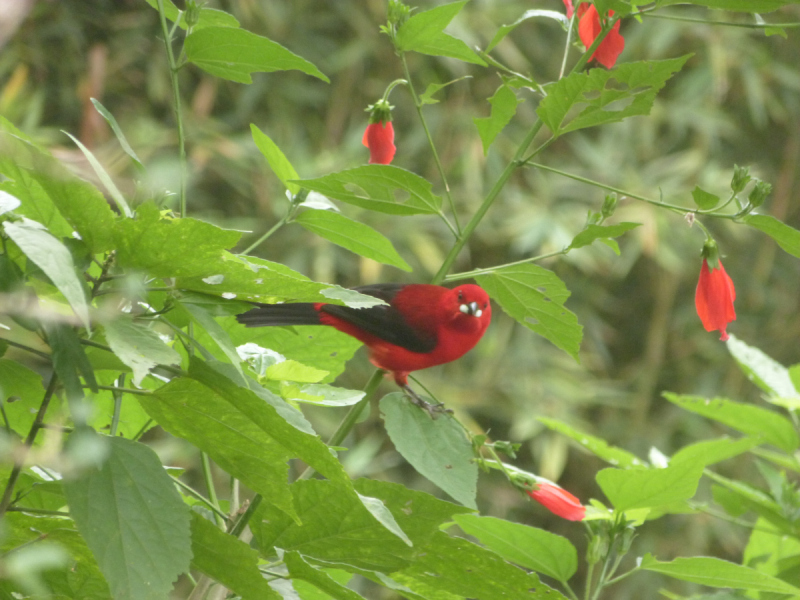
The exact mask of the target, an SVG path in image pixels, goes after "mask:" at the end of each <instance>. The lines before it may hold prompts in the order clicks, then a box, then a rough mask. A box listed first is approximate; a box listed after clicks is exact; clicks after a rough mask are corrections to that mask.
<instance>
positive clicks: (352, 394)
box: [280, 383, 364, 406]
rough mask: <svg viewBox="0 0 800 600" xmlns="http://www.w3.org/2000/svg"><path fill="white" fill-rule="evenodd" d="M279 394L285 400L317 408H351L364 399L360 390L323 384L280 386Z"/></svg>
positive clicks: (288, 384) (289, 384)
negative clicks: (313, 405) (316, 406)
mask: <svg viewBox="0 0 800 600" xmlns="http://www.w3.org/2000/svg"><path fill="white" fill-rule="evenodd" d="M280 392H281V397H282V398H286V399H287V400H291V401H294V402H304V403H306V404H316V405H318V406H352V405H353V404H357V403H358V401H359V400H361V399H362V398H363V397H364V392H362V391H361V390H346V389H344V388H339V387H334V386H332V385H326V384H324V383H312V384H308V385H303V386H298V385H294V384H291V383H287V384H283V385H281V389H280Z"/></svg>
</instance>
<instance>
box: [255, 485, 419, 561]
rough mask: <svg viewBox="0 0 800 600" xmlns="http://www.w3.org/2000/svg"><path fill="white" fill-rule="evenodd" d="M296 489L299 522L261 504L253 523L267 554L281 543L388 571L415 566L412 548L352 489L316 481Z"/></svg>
mask: <svg viewBox="0 0 800 600" xmlns="http://www.w3.org/2000/svg"><path fill="white" fill-rule="evenodd" d="M291 490H292V493H293V496H294V506H295V507H296V510H297V517H298V521H297V522H294V521H292V520H290V519H289V517H287V516H286V515H285V514H283V513H282V512H280V511H278V510H276V509H275V507H274V506H272V505H264V504H262V506H261V508H259V510H258V512H257V513H256V516H257V519H256V520H255V521H253V522H251V524H250V527H251V529H252V530H253V533H254V535H255V538H256V540H257V541H258V545H259V547H260V548H261V551H262V553H267V555H269V549H270V548H273V547H275V546H277V547H279V548H281V549H283V550H285V551H287V552H291V551H292V550H297V551H302V552H303V554H304V555H306V556H309V557H314V558H315V559H318V560H324V561H328V562H333V563H343V564H347V565H353V566H355V567H357V568H361V569H369V570H374V571H381V572H386V573H391V572H393V571H397V570H398V569H402V568H404V567H406V566H408V565H409V564H410V561H411V558H412V556H413V554H412V552H413V550H412V548H411V547H409V546H408V545H407V544H406V543H404V542H403V541H402V540H401V539H400V538H399V537H397V536H396V535H395V534H394V533H392V532H391V531H389V530H388V529H386V527H384V525H382V524H381V523H380V522H379V521H378V520H377V519H375V517H374V516H373V515H372V514H371V513H370V512H369V511H368V510H367V509H366V507H365V506H364V504H363V503H362V502H361V500H360V499H359V498H358V496H357V495H356V494H355V493H354V492H353V491H352V489H348V488H347V487H343V486H342V485H340V484H337V483H335V482H332V481H323V480H319V479H313V480H301V481H297V482H295V483H294V484H292V486H291ZM398 520H399V519H398ZM401 526H402V524H401ZM406 533H407V534H408V535H411V532H408V531H407V532H406ZM411 539H412V540H413V539H414V537H413V535H411Z"/></svg>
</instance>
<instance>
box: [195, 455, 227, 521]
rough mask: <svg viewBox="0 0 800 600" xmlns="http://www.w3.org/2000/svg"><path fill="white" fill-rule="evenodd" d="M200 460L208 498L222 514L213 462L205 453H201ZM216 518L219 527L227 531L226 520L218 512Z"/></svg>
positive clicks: (215, 513) (215, 514)
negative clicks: (212, 473)
mask: <svg viewBox="0 0 800 600" xmlns="http://www.w3.org/2000/svg"><path fill="white" fill-rule="evenodd" d="M200 458H201V460H202V465H203V479H204V480H205V482H206V488H207V489H208V498H209V500H210V501H211V503H212V504H213V505H214V506H216V507H217V509H218V511H219V512H220V513H221V512H222V510H221V509H220V508H219V501H218V500H217V489H216V488H215V487H214V478H213V477H212V475H211V461H210V460H209V459H208V454H206V453H205V452H201V453H200ZM214 517H215V518H216V520H217V525H219V527H220V528H221V529H225V520H224V519H223V518H222V517H220V516H219V514H218V513H217V512H214Z"/></svg>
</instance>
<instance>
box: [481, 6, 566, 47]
mask: <svg viewBox="0 0 800 600" xmlns="http://www.w3.org/2000/svg"><path fill="white" fill-rule="evenodd" d="M538 17H544V18H547V19H554V20H556V21H558V22H559V23H561V25H562V27H564V28H566V27H567V26H568V25H569V19H567V16H566V15H565V14H564V13H560V12H556V11H554V10H541V9H532V10H526V11H525V12H524V13H522V16H521V17H520V18H519V19H517V20H516V21H514V22H513V23H511V24H510V25H502V26H500V28H498V30H497V33H495V34H494V37H493V38H492V41H491V42H489V45H488V46H487V47H486V52H491V51H492V50H493V49H494V47H495V46H497V44H499V43H500V42H501V41H502V40H503V38H505V37H506V36H507V35H508V34H509V33H511V32H512V31H514V29H516V28H517V26H519V25H521V24H522V23H524V22H525V21H527V20H528V19H535V18H538Z"/></svg>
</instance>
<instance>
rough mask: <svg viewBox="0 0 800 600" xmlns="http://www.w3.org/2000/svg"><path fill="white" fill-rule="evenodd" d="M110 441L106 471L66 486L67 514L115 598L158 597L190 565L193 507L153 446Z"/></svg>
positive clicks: (154, 598)
mask: <svg viewBox="0 0 800 600" xmlns="http://www.w3.org/2000/svg"><path fill="white" fill-rule="evenodd" d="M106 442H107V444H108V446H109V448H110V455H109V456H108V459H107V460H106V461H105V462H104V463H103V465H102V467H101V468H99V469H96V470H92V471H89V472H87V473H84V474H83V475H82V476H81V477H79V478H78V479H75V480H71V481H69V480H68V481H65V483H64V491H65V493H66V496H67V501H68V502H69V509H70V514H71V516H72V518H73V519H74V520H75V524H76V525H77V526H78V530H79V531H80V532H81V535H82V536H83V538H84V539H85V540H86V543H87V545H88V546H89V548H90V549H91V550H92V553H93V554H94V556H95V558H96V559H97V564H98V565H99V566H100V570H101V571H102V572H103V575H104V576H105V578H106V581H108V584H109V587H110V588H111V592H112V594H113V596H114V598H115V599H117V600H126V599H130V600H147V599H153V600H161V599H162V598H165V597H166V596H167V594H168V593H169V592H170V590H171V589H172V583H173V582H174V581H175V580H176V579H177V577H178V575H180V574H181V573H185V572H186V571H187V569H188V568H189V560H190V558H191V542H190V537H189V510H188V507H187V506H186V505H185V504H184V503H183V501H182V500H181V497H180V495H179V494H178V492H177V491H176V489H175V484H174V483H173V482H172V480H171V479H170V478H169V476H168V475H167V473H166V471H165V470H164V468H163V467H162V465H161V462H160V461H159V460H158V457H157V456H156V454H155V452H153V451H152V450H151V449H150V448H148V447H147V446H145V445H144V444H140V443H138V442H133V441H131V440H127V439H124V438H119V437H117V438H107V439H106ZM110 532H113V535H110Z"/></svg>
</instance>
